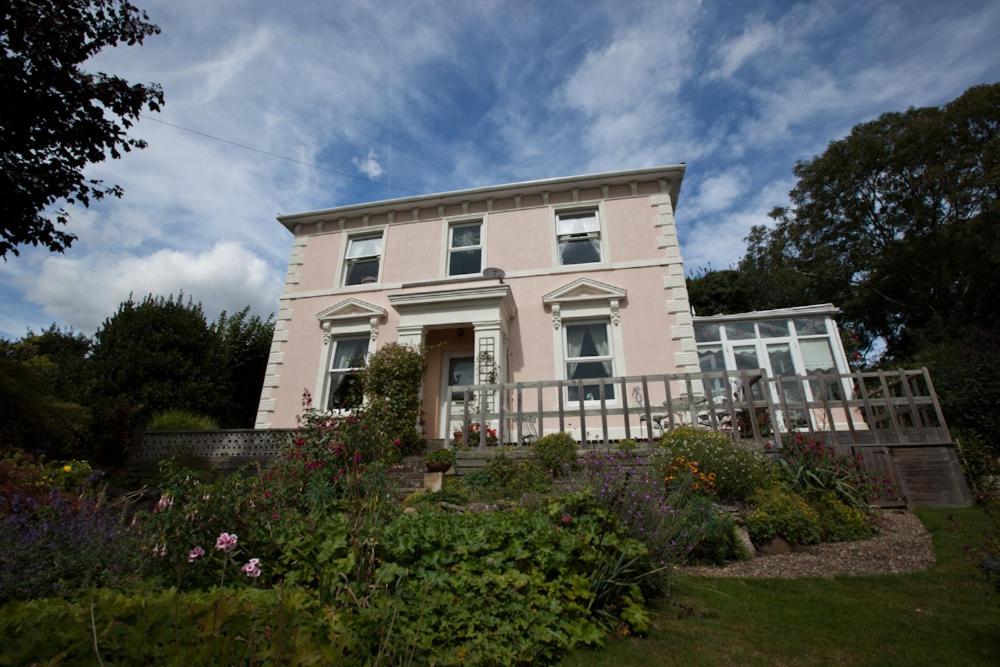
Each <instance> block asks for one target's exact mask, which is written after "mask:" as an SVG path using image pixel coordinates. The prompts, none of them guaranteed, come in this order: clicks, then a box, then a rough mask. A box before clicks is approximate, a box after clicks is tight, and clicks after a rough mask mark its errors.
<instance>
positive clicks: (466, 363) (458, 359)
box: [438, 353, 476, 438]
mask: <svg viewBox="0 0 1000 667" xmlns="http://www.w3.org/2000/svg"><path fill="white" fill-rule="evenodd" d="M441 375H442V377H441V408H440V409H441V412H440V416H441V419H440V424H441V426H440V428H439V429H438V430H439V431H440V434H439V437H441V438H446V437H448V428H449V427H451V428H453V429H454V428H458V425H459V424H460V423H461V419H462V413H463V404H464V401H465V396H464V395H463V392H461V391H456V390H454V389H452V387H456V386H461V385H469V384H474V383H475V381H476V364H475V358H474V357H473V356H471V355H468V356H465V355H461V354H457V353H455V354H445V355H444V358H443V359H442V364H441ZM449 396H451V414H450V415H448V414H446V413H447V411H448V397H449ZM470 398H471V397H470ZM452 432H454V431H452Z"/></svg>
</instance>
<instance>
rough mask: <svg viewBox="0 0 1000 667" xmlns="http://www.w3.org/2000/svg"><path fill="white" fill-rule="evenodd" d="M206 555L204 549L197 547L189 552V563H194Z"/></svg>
mask: <svg viewBox="0 0 1000 667" xmlns="http://www.w3.org/2000/svg"><path fill="white" fill-rule="evenodd" d="M204 555H205V550H204V549H202V548H201V547H195V548H194V549H192V550H191V551H189V552H188V562H189V563H193V562H195V561H196V560H198V559H199V558H201V557H202V556H204Z"/></svg>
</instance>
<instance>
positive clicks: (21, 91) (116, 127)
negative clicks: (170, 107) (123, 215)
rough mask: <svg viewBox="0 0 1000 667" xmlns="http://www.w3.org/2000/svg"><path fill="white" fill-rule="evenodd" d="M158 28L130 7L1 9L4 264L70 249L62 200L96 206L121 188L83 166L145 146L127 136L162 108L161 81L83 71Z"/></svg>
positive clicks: (36, 3) (28, 1)
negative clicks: (146, 113)
mask: <svg viewBox="0 0 1000 667" xmlns="http://www.w3.org/2000/svg"><path fill="white" fill-rule="evenodd" d="M159 32H160V29H159V28H158V27H157V26H155V25H153V24H151V23H149V17H148V16H147V14H146V13H145V12H143V11H141V10H139V9H138V8H136V7H135V6H134V5H132V4H131V3H130V2H127V1H124V0H12V1H11V2H8V3H4V9H3V10H2V11H0V179H3V180H2V183H3V192H4V196H3V197H0V257H6V256H7V253H8V252H13V253H14V254H15V255H16V254H18V249H17V246H18V245H23V244H27V243H30V244H32V245H42V246H44V247H47V248H49V250H52V251H59V252H61V251H63V250H64V249H66V248H68V247H69V246H70V244H72V242H73V241H74V239H75V238H76V237H75V236H74V235H73V234H70V233H68V232H65V231H62V230H61V229H60V228H59V227H57V225H65V224H66V223H67V221H68V220H69V214H68V213H67V211H66V209H65V208H58V209H56V210H55V211H54V212H50V209H51V208H52V207H54V206H56V205H57V204H58V202H60V201H64V202H65V203H66V204H75V203H80V204H83V205H84V206H89V205H90V201H91V200H92V199H93V200H100V199H103V198H104V197H105V196H107V195H113V196H115V197H121V196H122V193H123V191H122V188H121V187H119V186H117V185H106V184H104V183H103V182H102V181H100V180H96V179H86V178H84V176H83V170H84V168H85V167H86V166H87V165H89V164H93V163H97V162H101V161H103V160H104V159H105V157H106V156H107V155H110V156H111V157H112V158H114V159H117V158H119V157H121V154H122V152H129V151H131V150H132V149H133V148H137V149H142V148H145V147H146V142H145V141H143V140H141V139H134V138H131V137H129V136H127V135H126V130H127V129H129V128H130V127H132V125H133V124H134V123H135V122H136V120H137V119H138V118H139V115H140V113H141V111H142V110H143V109H144V108H145V107H148V108H149V109H151V110H153V111H157V110H159V108H160V106H161V105H162V104H163V91H162V89H161V88H160V86H159V85H158V84H130V83H129V82H128V81H125V80H124V79H122V78H120V77H117V76H113V75H109V74H105V73H101V72H97V73H90V72H85V71H83V70H82V69H81V68H80V66H81V65H82V64H83V63H84V62H85V61H87V60H88V59H90V58H92V57H93V56H95V55H96V54H97V53H98V52H100V51H101V50H102V49H103V48H105V47H108V46H110V47H114V46H117V45H118V44H120V43H123V42H124V43H126V44H128V45H134V44H141V43H142V42H143V40H144V39H145V38H146V37H147V36H149V35H153V34H158V33H159Z"/></svg>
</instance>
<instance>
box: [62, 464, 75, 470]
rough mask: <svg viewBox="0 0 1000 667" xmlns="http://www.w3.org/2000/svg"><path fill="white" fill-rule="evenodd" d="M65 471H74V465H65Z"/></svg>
mask: <svg viewBox="0 0 1000 667" xmlns="http://www.w3.org/2000/svg"><path fill="white" fill-rule="evenodd" d="M63 472H73V466H71V465H69V464H67V465H64V466H63Z"/></svg>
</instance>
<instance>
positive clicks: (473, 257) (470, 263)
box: [448, 248, 483, 276]
mask: <svg viewBox="0 0 1000 667" xmlns="http://www.w3.org/2000/svg"><path fill="white" fill-rule="evenodd" d="M482 262H483V251H482V249H480V248H476V249H475V250H452V251H451V257H449V259H448V275H449V276H461V275H464V274H466V273H479V272H480V271H482Z"/></svg>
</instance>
